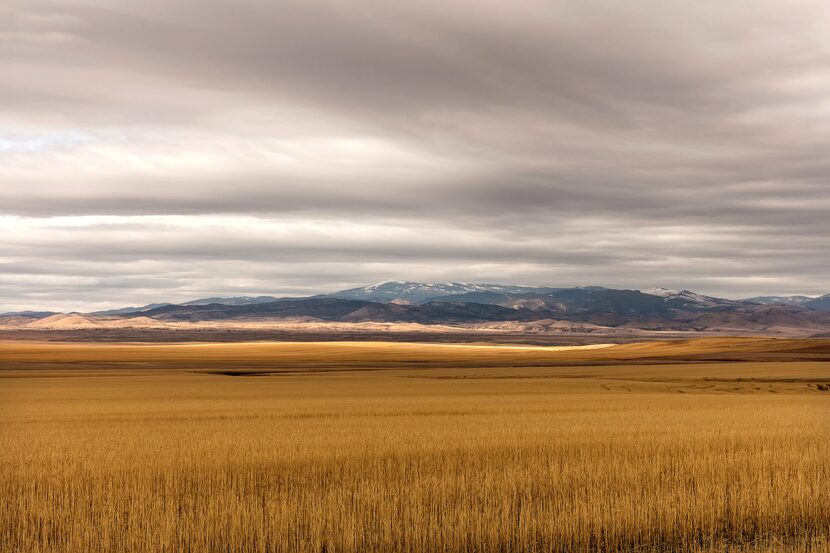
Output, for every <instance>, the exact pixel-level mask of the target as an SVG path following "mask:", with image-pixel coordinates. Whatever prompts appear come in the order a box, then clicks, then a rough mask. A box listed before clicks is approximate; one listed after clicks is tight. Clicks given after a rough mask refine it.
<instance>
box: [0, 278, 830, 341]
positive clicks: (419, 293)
mask: <svg viewBox="0 0 830 553" xmlns="http://www.w3.org/2000/svg"><path fill="white" fill-rule="evenodd" d="M275 320H291V321H305V322H315V321H316V322H339V323H363V322H379V323H418V324H422V325H471V324H479V325H480V324H484V323H508V322H512V323H515V324H516V325H519V328H521V327H522V325H525V326H527V325H530V324H533V326H534V328H538V327H539V326H540V324H542V323H544V324H542V326H544V325H548V326H549V325H557V324H558V325H560V326H561V325H562V324H563V323H564V322H567V323H572V324H573V325H576V327H580V328H588V327H591V328H595V327H607V328H633V329H642V330H650V331H662V330H673V331H686V330H692V331H700V330H716V331H740V332H766V331H778V330H782V329H783V330H792V331H798V332H803V333H821V332H827V331H829V330H830V294H828V295H825V296H821V297H818V298H810V297H807V296H789V297H779V296H764V297H755V298H749V299H745V300H730V299H724V298H718V297H714V296H707V295H702V294H697V293H695V292H691V291H688V290H669V289H665V288H651V289H646V290H618V289H612V288H604V287H601V286H577V287H572V288H554V287H533V286H515V285H501V284H467V283H456V282H450V283H439V284H427V283H419V282H405V281H390V282H382V283H379V284H373V285H370V286H365V287H361V288H351V289H348V290H342V291H340V292H336V293H333V294H319V295H315V296H309V297H302V298H296V297H293V298H280V297H275V296H241V297H229V298H226V297H210V298H202V299H197V300H193V301H188V302H185V303H180V304H173V303H153V304H149V305H145V306H141V307H124V308H120V309H112V310H107V311H98V312H93V313H87V314H83V313H73V314H70V315H65V314H57V313H54V312H31V311H30V312H18V313H8V314H5V315H2V316H0V324H2V325H4V326H6V327H8V326H15V325H16V326H26V325H29V326H32V327H33V328H35V327H44V328H49V327H50V325H53V324H57V323H61V324H63V325H64V326H66V325H70V324H74V325H76V326H83V325H85V324H87V323H89V324H93V323H95V322H96V321H106V322H107V323H108V324H122V323H123V324H125V325H137V324H139V323H140V324H154V323H159V324H167V323H195V322H206V321H224V322H227V321H247V322H251V321H275ZM540 321H541V322H542V323H540Z"/></svg>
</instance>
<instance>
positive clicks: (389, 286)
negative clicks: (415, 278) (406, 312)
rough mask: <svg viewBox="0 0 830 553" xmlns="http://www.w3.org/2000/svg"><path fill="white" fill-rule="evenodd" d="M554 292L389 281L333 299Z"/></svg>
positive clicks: (427, 298)
mask: <svg viewBox="0 0 830 553" xmlns="http://www.w3.org/2000/svg"><path fill="white" fill-rule="evenodd" d="M549 290H553V288H535V287H533V286H512V285H502V284H467V283H463V282H446V283H442V284H425V283H421V282H407V281H399V280H394V281H388V282H381V283H378V284H372V285H370V286H364V287H362V288H351V289H349V290H341V291H340V292H335V293H334V294H330V296H331V297H333V298H342V299H355V300H369V301H380V302H391V301H397V302H408V303H422V302H426V301H432V300H435V299H438V298H445V297H448V296H458V295H461V294H468V293H477V292H494V293H501V294H504V293H529V292H539V291H549Z"/></svg>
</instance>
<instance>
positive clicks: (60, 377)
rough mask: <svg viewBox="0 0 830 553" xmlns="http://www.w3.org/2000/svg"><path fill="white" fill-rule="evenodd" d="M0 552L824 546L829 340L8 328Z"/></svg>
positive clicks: (0, 350)
mask: <svg viewBox="0 0 830 553" xmlns="http://www.w3.org/2000/svg"><path fill="white" fill-rule="evenodd" d="M0 468H1V469H2V470H0V499H1V500H2V505H3V507H2V508H1V509H0V551H2V552H4V553H6V552H26V553H36V552H46V551H48V552H53V551H54V552H58V551H60V552H64V551H66V552H99V551H108V552H116V551H131V552H160V551H166V552H180V551H181V552H237V551H239V552H268V551H274V552H283V551H285V552H293V551H297V552H307V551H308V552H323V551H326V552H335V551H361V552H362V551H378V552H386V551H389V552H399V551H400V552H403V551H407V552H445V553H451V552H462V551H464V552H467V551H469V552H472V551H476V552H490V551H493V552H506V551H534V552H547V551H828V550H830V485H829V484H828V483H829V482H830V340H823V341H822V340H771V339H725V338H724V339H707V340H696V341H687V342H675V343H648V344H629V345H621V346H612V347H605V348H595V349H563V350H559V351H556V350H553V349H551V348H539V347H527V348H524V347H486V346H456V345H431V344H401V343H397V344H392V343H285V344H281V343H245V344H166V345H158V344H62V343H21V342H6V343H2V342H0Z"/></svg>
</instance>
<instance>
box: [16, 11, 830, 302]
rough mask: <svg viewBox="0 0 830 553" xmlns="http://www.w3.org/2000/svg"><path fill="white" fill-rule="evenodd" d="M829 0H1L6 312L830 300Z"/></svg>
mask: <svg viewBox="0 0 830 553" xmlns="http://www.w3.org/2000/svg"><path fill="white" fill-rule="evenodd" d="M829 179H830V3H829V2H827V0H809V1H804V0H786V1H784V0H779V1H774V2H772V1H764V0H746V1H742V0H730V1H729V2H722V1H706V0H703V1H700V0H694V1H686V2H683V1H677V2H666V1H665V0H654V1H649V0H645V1H644V0H636V1H631V2H620V1H617V0H614V1H593V0H573V1H563V2H550V1H541V0H540V1H526V0H514V1H511V2H504V1H502V0H498V1H486V0H485V1H482V0H476V1H475V2H470V1H469V0H458V1H455V0H453V1H448V0H435V1H432V0H427V1H423V0H419V1H417V2H412V1H411V0H410V1H400V2H398V1H392V0H383V1H377V2H370V1H365V0H364V1H354V2H349V1H310V0H298V1H296V2H291V1H265V0H257V1H253V0H224V1H216V0H198V1H196V0H194V1H183V0H142V1H141V2H136V1H134V0H130V1H126V0H98V1H85V0H79V1H58V2H39V1H37V0H21V1H19V2H18V1H16V0H11V1H10V0H0V312H2V311H8V310H13V309H24V308H44V309H62V310H69V309H81V310H91V309H98V308H105V307H112V306H123V305H131V304H144V303H149V302H153V301H179V300H187V299H193V298H196V297H202V296H208V295H249V294H275V295H300V294H307V293H315V292H321V291H323V292H324V291H332V290H336V289H341V288H346V287H351V286H357V285H362V284H368V283H371V282H374V281H380V280H389V279H395V280H420V281H449V280H453V281H466V282H502V283H520V284H540V285H541V284H544V285H552V286H569V285H578V284H599V285H604V286H611V287H621V288H622V287H625V288H648V287H653V286H666V287H672V288H688V289H693V290H696V291H699V292H704V293H711V294H716V295H723V296H727V297H746V296H751V295H756V294H792V293H805V294H809V295H817V294H823V293H827V292H830V255H829V254H828V252H830V181H829Z"/></svg>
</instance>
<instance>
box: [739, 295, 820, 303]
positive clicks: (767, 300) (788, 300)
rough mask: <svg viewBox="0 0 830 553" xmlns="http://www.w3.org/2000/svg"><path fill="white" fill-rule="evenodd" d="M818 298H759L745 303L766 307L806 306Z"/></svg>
mask: <svg viewBox="0 0 830 553" xmlns="http://www.w3.org/2000/svg"><path fill="white" fill-rule="evenodd" d="M815 299H816V298H813V297H810V296H757V297H754V298H747V299H745V300H744V301H751V302H752V303H763V304H764V305H767V304H770V303H785V304H787V305H804V304H806V303H809V302H811V301H813V300H815Z"/></svg>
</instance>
